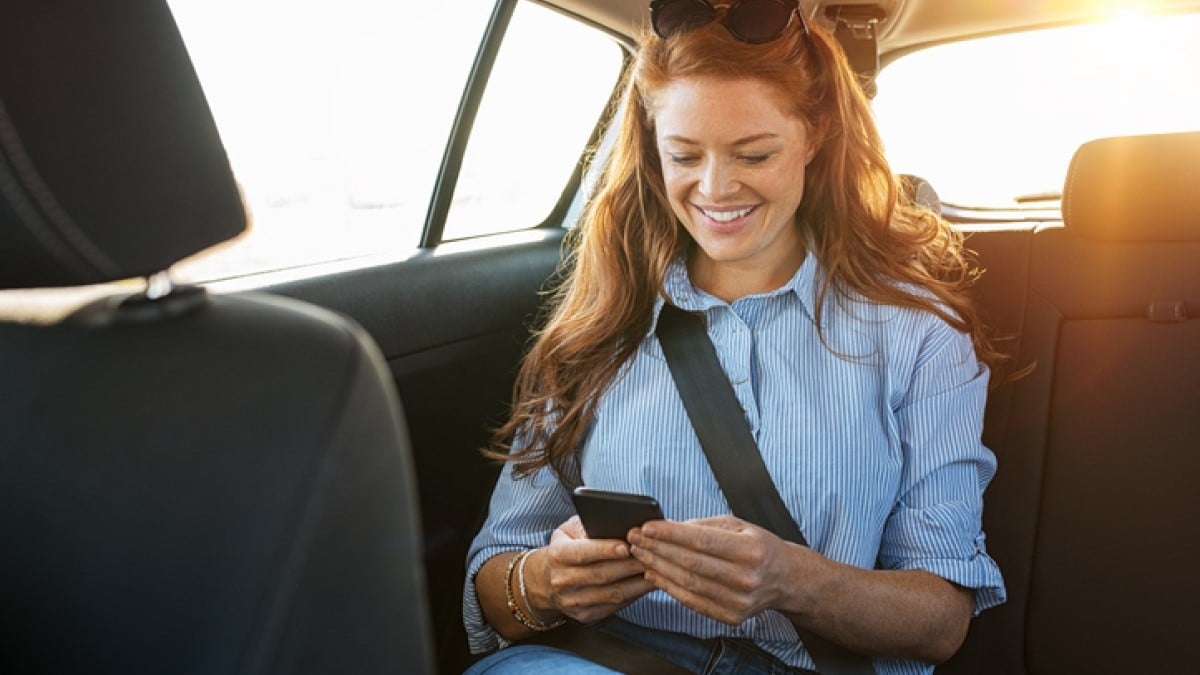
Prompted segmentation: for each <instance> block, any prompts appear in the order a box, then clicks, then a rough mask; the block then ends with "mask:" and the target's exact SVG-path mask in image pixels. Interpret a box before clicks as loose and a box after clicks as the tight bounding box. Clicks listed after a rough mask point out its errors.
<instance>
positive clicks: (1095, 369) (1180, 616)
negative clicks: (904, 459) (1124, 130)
mask: <svg viewBox="0 0 1200 675" xmlns="http://www.w3.org/2000/svg"><path fill="white" fill-rule="evenodd" d="M1197 170H1200V133H1180V134H1162V135H1152V136H1138V137H1122V138H1110V139H1102V140H1098V141H1092V142H1090V143H1087V144H1085V145H1084V146H1082V147H1081V148H1080V149H1079V151H1078V152H1077V153H1076V155H1075V158H1074V159H1073V161H1072V165H1071V169H1070V171H1069V174H1068V177H1067V181H1066V186H1065V188H1066V189H1065V191H1064V199H1063V219H1064V224H1063V226H1062V227H1036V228H1035V227H1026V228H1017V229H1012V230H1004V231H996V232H980V233H977V234H975V235H974V236H972V238H971V239H970V240H969V242H970V244H969V245H970V247H971V248H974V249H975V250H977V251H978V254H979V257H980V262H981V265H982V266H983V267H985V268H987V272H986V273H985V275H984V276H983V278H982V279H981V282H980V284H979V286H978V288H977V289H976V299H977V301H978V302H979V304H980V305H981V308H982V310H983V312H984V314H985V316H986V317H987V318H988V319H989V320H990V321H991V323H992V324H993V325H994V326H995V327H997V328H998V329H999V331H1000V332H1001V333H1004V334H1008V335H1013V336H1016V339H1015V340H1013V341H1012V342H1010V343H1009V344H1008V345H1007V347H1008V348H1009V349H1010V350H1011V353H1013V354H1014V355H1015V356H1016V365H1018V366H1021V365H1025V364H1030V363H1033V364H1036V366H1035V368H1034V370H1033V372H1032V373H1031V374H1030V375H1028V376H1027V377H1025V378H1023V379H1020V380H1018V381H1017V382H1015V383H1012V384H1009V385H1005V386H1003V387H1000V388H999V389H997V390H995V391H994V392H993V395H992V398H991V400H990V401H989V407H988V414H987V418H986V420H987V423H986V429H985V432H984V438H985V442H987V443H988V445H989V446H990V447H991V448H992V449H993V450H994V451H995V452H996V454H997V456H998V460H999V470H998V472H997V474H996V477H995V480H994V481H993V483H992V485H991V487H990V488H989V490H988V493H987V495H986V508H985V514H984V527H985V530H986V531H987V534H988V549H989V553H991V554H992V555H993V556H994V557H995V559H996V560H997V562H998V563H999V564H1000V566H1001V569H1002V570H1003V571H1004V575H1005V579H1006V583H1007V586H1008V596H1009V597H1008V602H1007V603H1006V604H1005V605H1004V606H1002V607H999V608H996V609H992V610H989V611H987V612H985V613H984V614H983V615H981V616H980V617H979V618H977V619H976V620H975V622H974V624H973V626H972V629H971V635H970V637H969V638H968V642H967V644H966V645H964V648H963V650H962V651H961V652H960V654H959V655H958V656H956V657H955V659H953V660H952V661H951V662H950V663H948V664H946V665H945V666H944V667H943V668H942V669H940V670H939V672H947V673H949V672H953V673H968V672H969V673H1009V674H1015V673H1075V672H1080V673H1082V672H1087V673H1102V672H1112V673H1129V672H1177V668H1178V664H1181V663H1188V662H1190V660H1191V659H1190V658H1189V655H1188V654H1187V652H1186V650H1187V648H1188V645H1189V642H1190V638H1191V636H1193V635H1195V634H1197V633H1198V632H1200V618H1197V615H1196V613H1195V611H1194V608H1195V606H1196V605H1197V604H1198V603H1200V580H1197V577H1196V575H1195V573H1194V564H1195V562H1194V561H1195V560H1196V559H1197V554H1200V540H1198V539H1197V538H1196V537H1195V536H1194V533H1193V530H1192V529H1191V528H1192V527H1194V525H1193V523H1194V522H1195V521H1196V520H1197V518H1198V517H1200V498H1198V495H1200V490H1198V489H1197V487H1196V485H1195V478H1194V477H1193V476H1195V475H1200V452H1197V450H1200V191H1198V190H1197V189H1196V188H1197V186H1196V185H1195V182H1194V179H1193V178H1192V177H1193V176H1195V175H1196V173H1197Z"/></svg>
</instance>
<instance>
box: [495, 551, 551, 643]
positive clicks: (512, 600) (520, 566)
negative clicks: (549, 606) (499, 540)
mask: <svg viewBox="0 0 1200 675" xmlns="http://www.w3.org/2000/svg"><path fill="white" fill-rule="evenodd" d="M530 553H533V551H532V550H525V551H521V552H520V553H518V554H517V555H515V556H513V558H512V560H509V561H508V569H506V570H505V571H504V599H505V600H506V601H507V603H508V611H510V612H512V615H513V618H514V619H516V620H517V621H519V622H520V623H521V625H523V626H525V627H526V628H528V629H529V630H532V631H537V632H539V633H544V632H546V631H548V630H552V629H554V628H558V627H559V626H561V625H563V624H564V623H566V622H567V620H566V619H558V620H557V621H551V622H549V623H543V622H541V621H534V620H533V619H531V618H530V617H529V616H526V614H525V612H522V611H521V608H520V607H519V606H518V605H517V598H516V596H515V595H514V594H513V583H512V582H513V570H517V571H518V574H517V583H518V584H519V585H520V591H521V599H522V600H524V601H525V606H526V607H529V598H528V597H527V596H526V595H525V574H524V572H525V564H524V563H525V557H526V556H528V555H529V554H530ZM529 611H530V613H531V614H532V612H533V610H532V608H530V610H529Z"/></svg>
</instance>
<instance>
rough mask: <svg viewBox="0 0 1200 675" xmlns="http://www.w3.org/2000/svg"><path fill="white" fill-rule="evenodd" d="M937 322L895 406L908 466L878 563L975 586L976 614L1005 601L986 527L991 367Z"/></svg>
mask: <svg viewBox="0 0 1200 675" xmlns="http://www.w3.org/2000/svg"><path fill="white" fill-rule="evenodd" d="M938 325H939V329H938V330H936V331H935V332H933V333H932V334H931V335H930V336H928V338H927V340H926V343H925V345H924V349H923V350H922V354H921V356H920V357H919V358H918V361H917V363H916V365H915V368H914V371H913V376H912V381H911V382H910V383H909V386H908V388H907V394H906V396H905V399H904V400H903V402H902V403H901V405H900V406H899V407H898V409H897V410H896V423H897V426H898V429H899V434H900V443H901V450H902V452H903V454H904V463H903V466H904V468H903V470H902V473H901V477H900V486H899V492H898V499H897V502H896V505H895V507H894V508H893V510H892V512H891V514H890V515H889V517H888V520H887V522H886V524H885V527H884V533H883V540H882V543H881V547H880V554H879V565H880V567H882V568H884V569H920V570H925V571H928V572H930V573H933V574H936V575H938V576H940V577H942V578H944V579H946V580H948V581H951V582H954V583H956V584H958V585H960V586H964V587H966V588H971V589H975V591H976V594H975V613H976V614H978V613H979V612H981V611H983V610H984V609H987V608H989V607H993V606H995V605H999V604H1001V603H1002V602H1004V600H1005V589H1004V581H1003V578H1002V577H1001V574H1000V569H999V567H998V566H997V565H996V563H995V562H994V561H993V560H992V559H991V558H990V557H988V555H987V551H986V548H985V546H984V535H983V531H982V516H983V491H984V489H985V488H986V487H987V484H988V482H989V481H991V479H992V476H993V475H994V474H995V471H996V458H995V455H993V454H992V452H991V451H990V450H988V449H987V448H986V447H985V446H984V445H983V444H982V443H981V442H980V436H979V434H980V429H982V427H983V409H984V403H985V400H986V397H987V383H988V371H987V369H986V368H985V367H983V366H981V365H980V364H979V363H978V360H977V359H976V357H975V352H974V349H973V346H972V344H971V340H970V338H969V337H968V336H967V335H965V334H962V333H959V332H957V331H955V330H953V329H952V328H951V327H950V326H948V325H946V324H944V323H940V322H939V324H938Z"/></svg>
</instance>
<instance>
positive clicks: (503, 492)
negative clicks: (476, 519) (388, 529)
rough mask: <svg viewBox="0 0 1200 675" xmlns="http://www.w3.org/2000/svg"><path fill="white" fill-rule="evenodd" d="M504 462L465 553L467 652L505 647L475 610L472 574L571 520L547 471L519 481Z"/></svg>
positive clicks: (542, 541)
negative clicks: (483, 518) (480, 524)
mask: <svg viewBox="0 0 1200 675" xmlns="http://www.w3.org/2000/svg"><path fill="white" fill-rule="evenodd" d="M512 467H513V465H512V464H511V463H506V464H505V465H504V469H503V470H502V471H501V473H500V478H499V480H498V481H497V483H496V489H495V491H494V492H492V500H491V503H490V505H489V506H488V517H487V521H486V522H485V523H484V525H483V528H482V529H481V530H480V531H479V533H478V534H477V535H475V539H474V541H472V542H471V547H470V549H469V550H468V552H467V577H466V579H467V583H465V584H463V624H464V626H465V627H466V630H467V643H468V645H469V646H470V649H471V653H473V654H480V653H483V652H488V651H492V650H494V649H497V648H498V647H500V646H503V644H504V641H503V638H501V637H500V636H499V634H497V633H496V631H495V630H493V629H492V627H491V626H489V625H488V623H487V621H485V620H484V618H483V611H482V610H481V609H480V607H479V596H478V594H477V592H476V590H475V575H476V574H477V573H478V572H479V568H480V567H483V564H484V563H486V562H487V561H488V560H489V559H491V558H492V557H494V556H496V555H499V554H501V553H504V552H505V551H515V550H523V549H532V548H538V547H541V546H545V545H546V544H548V543H549V542H550V534H551V533H552V532H554V530H555V529H556V528H557V527H558V526H559V525H562V524H563V522H565V521H566V520H567V519H568V518H570V517H571V516H573V515H575V507H574V505H573V504H572V503H571V496H570V493H569V492H568V491H567V489H566V488H565V487H563V485H562V484H561V483H559V482H558V481H557V480H556V479H555V476H554V473H553V472H552V471H550V470H549V469H543V470H541V471H538V472H537V473H535V474H533V475H531V476H528V477H526V478H523V479H521V480H520V481H517V480H516V479H515V478H514V477H513V473H512Z"/></svg>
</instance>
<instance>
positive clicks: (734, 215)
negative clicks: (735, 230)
mask: <svg viewBox="0 0 1200 675" xmlns="http://www.w3.org/2000/svg"><path fill="white" fill-rule="evenodd" d="M700 210H701V211H703V212H704V215H706V216H708V217H709V218H712V219H713V220H715V221H717V222H718V223H728V222H730V221H733V220H737V219H738V218H741V217H742V216H744V215H746V214H747V213H750V212H751V211H753V210H754V207H753V206H748V207H746V208H744V209H738V210H737V211H709V210H708V209H700Z"/></svg>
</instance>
